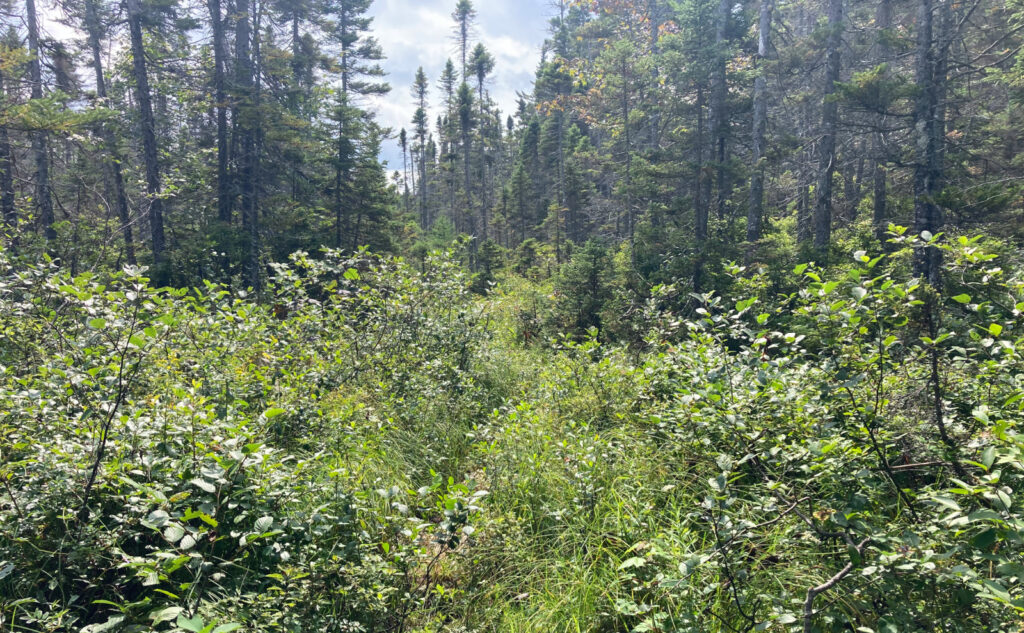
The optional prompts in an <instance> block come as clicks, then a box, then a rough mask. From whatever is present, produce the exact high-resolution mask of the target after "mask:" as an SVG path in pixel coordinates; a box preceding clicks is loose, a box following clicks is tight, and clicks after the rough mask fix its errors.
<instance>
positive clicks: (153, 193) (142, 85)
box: [128, 0, 166, 283]
mask: <svg viewBox="0 0 1024 633" xmlns="http://www.w3.org/2000/svg"><path fill="white" fill-rule="evenodd" d="M128 28H129V30H130V32H131V46H132V65H133V69H134V73H135V100H136V101H137V102H138V104H139V123H140V125H141V127H142V155H143V162H144V163H145V167H146V193H147V194H148V195H149V227H150V235H151V238H152V241H153V245H152V249H153V265H154V267H155V268H157V279H158V280H159V281H158V283H162V282H165V281H166V271H163V270H160V268H161V267H162V265H163V263H164V255H165V254H164V250H165V248H166V244H165V241H164V201H163V197H162V193H163V192H162V187H161V184H160V163H159V155H158V152H157V146H156V123H155V121H154V119H153V100H152V94H151V93H150V90H149V75H148V74H147V72H146V50H145V47H144V46H143V42H142V7H141V6H140V5H139V0H128Z"/></svg>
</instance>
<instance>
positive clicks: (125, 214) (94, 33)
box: [85, 0, 136, 266]
mask: <svg viewBox="0 0 1024 633" xmlns="http://www.w3.org/2000/svg"><path fill="white" fill-rule="evenodd" d="M85 22H86V25H85V26H86V31H87V32H88V35H89V51H90V53H91V54H92V68H93V73H94V74H95V76H96V96H97V97H98V98H99V99H100V101H101V102H105V101H106V100H107V82H106V77H104V75H103V56H102V49H101V45H100V40H101V39H102V37H103V27H102V25H101V24H100V17H99V7H98V6H97V0H86V2H85ZM104 105H105V104H104ZM99 133H100V137H101V138H102V140H103V144H104V145H105V146H106V149H107V154H108V159H107V161H106V163H107V169H108V171H109V178H110V182H111V184H112V186H113V189H114V192H113V193H114V202H115V204H116V205H117V215H118V218H119V219H120V221H121V233H122V236H123V238H124V252H125V259H126V260H127V262H128V263H129V264H130V265H132V266H134V265H135V264H136V259H135V236H134V235H133V231H132V223H131V212H130V211H129V209H128V195H127V193H126V192H125V187H124V173H123V171H122V169H121V155H120V152H119V151H118V147H117V139H115V138H114V133H113V132H112V131H111V129H110V128H109V127H108V126H107V125H105V124H101V125H100V126H99Z"/></svg>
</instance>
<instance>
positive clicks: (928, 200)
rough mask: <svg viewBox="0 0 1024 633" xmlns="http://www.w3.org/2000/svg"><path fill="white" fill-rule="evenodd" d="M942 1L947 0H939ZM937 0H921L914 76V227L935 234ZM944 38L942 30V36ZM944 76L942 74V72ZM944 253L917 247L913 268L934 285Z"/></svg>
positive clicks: (941, 79) (940, 66)
mask: <svg viewBox="0 0 1024 633" xmlns="http://www.w3.org/2000/svg"><path fill="white" fill-rule="evenodd" d="M939 2H943V3H944V0H939ZM934 11H935V6H934V0H920V1H919V4H918V16H917V20H918V22H917V29H918V30H917V59H916V72H915V80H916V83H917V88H918V90H919V93H918V97H917V101H916V103H915V106H914V132H915V139H914V140H915V146H914V149H915V157H914V158H915V161H914V231H915V232H916V233H917V234H919V235H920V234H922V233H925V232H928V233H931V234H935V233H937V232H938V230H939V228H940V226H941V217H940V212H939V208H938V206H937V205H936V204H935V195H936V194H937V193H938V191H939V180H940V179H941V177H942V165H941V150H940V142H941V139H940V138H939V135H940V133H941V131H940V128H942V129H944V127H945V126H944V122H942V121H941V120H940V118H941V116H942V109H941V108H940V106H939V100H940V96H941V95H942V94H943V93H944V90H945V81H946V78H945V62H944V61H942V59H941V56H942V55H944V52H942V51H940V52H939V56H940V57H939V59H937V58H936V50H935V46H934V39H935V38H934V30H935V29H934ZM940 20H941V22H940V30H944V27H945V25H944V24H942V22H945V19H944V18H940ZM943 39H945V34H944V33H943V34H942V37H940V40H943ZM940 72H941V73H942V76H939V73H940ZM941 266H942V254H941V252H940V251H939V249H938V248H935V247H932V246H929V247H926V248H922V249H920V250H918V251H917V253H916V256H915V258H914V270H915V272H916V273H917V274H918V275H920V276H921V278H922V279H924V280H926V281H927V282H928V283H930V284H932V285H933V286H938V285H939V283H940V282H941V270H940V269H941Z"/></svg>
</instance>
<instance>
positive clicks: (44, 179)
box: [25, 0, 57, 242]
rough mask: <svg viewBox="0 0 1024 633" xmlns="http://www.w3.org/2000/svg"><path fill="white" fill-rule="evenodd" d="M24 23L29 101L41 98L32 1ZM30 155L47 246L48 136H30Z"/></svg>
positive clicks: (50, 233) (50, 231)
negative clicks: (34, 166)
mask: <svg viewBox="0 0 1024 633" xmlns="http://www.w3.org/2000/svg"><path fill="white" fill-rule="evenodd" d="M25 14H26V16H25V17H26V22H27V23H28V50H29V62H28V74H29V81H31V82H32V92H31V96H32V99H42V98H43V70H42V59H41V56H42V52H41V51H40V48H39V19H38V16H37V14H36V3H35V0H25ZM32 155H33V156H34V157H35V161H36V192H35V204H36V212H37V213H38V215H39V217H38V218H37V219H38V222H39V225H40V226H41V227H42V229H43V235H45V236H46V240H47V242H52V241H53V240H55V239H57V230H56V229H55V228H54V227H53V224H54V222H55V218H54V216H53V198H52V197H51V195H50V146H49V134H48V132H47V131H46V130H36V131H35V132H33V133H32Z"/></svg>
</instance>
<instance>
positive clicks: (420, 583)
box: [0, 228, 1024, 633]
mask: <svg viewBox="0 0 1024 633" xmlns="http://www.w3.org/2000/svg"><path fill="white" fill-rule="evenodd" d="M924 246H925V245H924V243H923V242H922V241H921V240H919V239H917V238H909V237H907V236H906V235H905V234H904V233H903V232H901V230H899V229H898V228H897V230H896V232H895V233H894V237H893V240H892V241H891V243H890V247H891V248H890V249H889V252H888V253H887V254H885V255H881V256H875V255H873V254H871V253H866V252H862V251H860V252H857V253H856V254H855V255H854V257H853V258H852V259H850V260H849V262H848V263H847V264H845V265H837V266H834V267H833V268H830V269H828V270H824V269H819V268H816V267H814V266H807V265H801V266H798V267H796V268H795V269H794V270H793V271H792V272H791V273H789V274H786V275H783V274H780V273H778V272H774V273H773V274H771V275H769V274H768V273H767V271H763V270H760V269H744V268H742V267H739V266H735V265H730V266H726V267H725V268H724V269H723V271H722V273H721V275H722V278H723V279H727V280H728V282H727V283H726V282H725V281H723V282H722V286H723V287H724V288H725V289H724V290H722V291H720V292H712V293H707V294H687V293H685V292H681V291H680V290H679V289H677V288H675V287H674V286H672V285H664V286H659V287H656V288H654V289H652V290H650V292H649V293H648V297H647V299H646V300H644V301H638V300H636V299H630V300H628V301H627V300H626V299H624V297H625V296H631V295H632V291H630V290H629V289H628V288H627V286H628V280H627V281H624V280H623V277H624V275H625V274H626V273H624V272H623V271H624V270H628V268H629V267H628V260H629V257H628V254H626V255H623V254H621V253H615V252H611V251H609V250H608V249H607V247H605V246H603V245H602V244H600V243H598V242H590V243H588V244H586V245H585V246H582V247H578V248H577V249H576V250H575V252H574V253H573V258H572V261H571V262H570V263H568V264H566V265H565V266H564V267H563V268H562V271H561V273H560V274H559V275H558V276H557V277H556V278H555V279H554V281H552V282H543V281H531V280H528V279H525V278H522V277H516V276H507V275H506V274H505V273H504V272H503V271H500V270H498V269H496V268H495V269H491V268H488V270H487V275H488V279H487V280H486V281H487V283H486V284H481V282H480V278H479V277H476V278H474V277H473V276H472V275H470V274H469V273H468V272H466V271H465V270H464V269H463V267H462V266H461V265H460V264H459V263H458V262H457V260H456V259H455V258H453V257H452V255H451V254H446V253H443V252H440V251H435V252H434V253H433V254H430V255H424V257H423V261H422V263H421V262H416V264H415V265H410V264H407V263H405V262H404V261H402V260H401V259H386V258H380V257H378V256H375V255H372V254H370V253H369V252H366V251H363V252H359V253H357V254H355V255H352V256H346V255H342V254H340V253H337V252H326V253H324V255H323V256H322V257H311V256H309V255H307V254H305V253H298V254H297V255H295V256H293V257H292V258H291V260H290V261H289V262H288V263H287V264H281V265H277V266H275V267H274V274H273V275H272V278H273V284H272V285H271V286H270V287H269V288H268V290H267V293H266V301H262V302H257V301H255V300H253V298H252V297H248V296H246V295H245V294H244V293H239V292H234V291H230V290H228V289H227V288H225V287H222V286H219V285H216V284H212V283H207V284H205V285H203V286H199V287H195V288H190V289H181V290H169V289H155V288H153V287H151V286H150V284H149V283H148V280H147V279H146V278H145V276H144V275H145V271H144V270H142V269H127V270H126V271H124V272H123V273H118V274H112V275H102V276H101V275H96V274H79V275H77V276H72V275H70V274H69V273H68V272H67V271H66V270H65V269H60V268H58V267H56V266H51V265H49V264H41V265H38V266H33V267H27V266H24V265H18V266H17V267H15V266H14V265H13V264H12V263H11V262H10V261H9V260H8V258H7V256H6V255H0V329H2V333H3V335H2V337H0V629H2V630H4V631H19V632H23V631H24V632H28V631H31V632H42V631H62V632H63V631H67V632H70V631H83V632H87V633H98V632H100V631H111V632H115V631H122V632H128V631H193V632H200V633H228V632H229V631H235V630H239V631H253V632H256V631H259V632H262V631H296V632H297V631H315V630H322V631H375V632H385V631H387V632H390V631H416V632H423V633H426V632H440V631H449V632H456V631H459V632H469V631H481V632H483V631H515V632H527V631H531V632H532V631H538V632H540V631H545V632H547V631H602V632H613V631H615V632H618V631H638V632H642V631H660V632H670V631H672V632H692V631H710V632H714V633H719V632H721V633H724V632H726V631H779V632H783V631H786V632H788V631H803V632H805V633H806V632H812V631H816V632H820V633H825V632H828V633H832V632H835V633H839V632H845V631H861V632H879V633H881V632H886V633H889V632H896V631H901V632H902V631H934V632H938V631H943V632H952V631H957V632H964V633H966V632H976V631H993V632H995V631H1005V632H1010V631H1019V629H1020V622H1021V617H1022V616H1021V614H1022V612H1024V592H1022V587H1021V579H1022V575H1024V568H1022V566H1021V562H1020V561H1021V553H1022V549H1024V517H1022V514H1021V511H1022V507H1024V506H1022V498H1021V493H1020V489H1021V486H1022V485H1024V481H1022V480H1024V461H1022V459H1024V434H1022V433H1021V427H1020V425H1021V423H1022V421H1024V413H1022V412H1024V365H1022V354H1021V350H1022V346H1024V340H1022V339H1021V328H1022V325H1024V323H1022V316H1021V315H1022V312H1024V281H1022V279H1021V276H1020V270H1019V269H1018V268H1017V262H1018V261H1019V260H1018V259H1017V258H1016V254H1015V253H1012V252H1008V251H1007V249H1006V248H1005V247H1003V246H1001V245H1000V244H999V243H995V242H991V243H988V242H985V241H982V240H980V239H976V238H973V239H972V238H966V237H964V238H959V239H958V240H950V241H948V242H944V243H942V246H941V247H942V248H943V249H944V251H945V262H946V264H945V271H944V272H945V278H946V279H947V280H949V281H948V282H947V287H946V288H943V289H941V290H942V292H941V293H940V292H939V291H938V290H936V289H933V288H931V287H929V286H926V285H922V284H921V282H920V281H918V280H917V279H915V278H913V277H912V276H911V274H910V273H909V272H908V270H909V268H910V262H911V260H912V252H913V251H914V250H915V249H919V248H923V247H924ZM493 248H494V247H489V249H490V250H493ZM488 257H490V255H489V256H488ZM524 265H527V264H526V263H524ZM531 266H532V264H531ZM492 275H493V277H494V279H495V282H496V284H497V285H496V286H495V287H494V288H493V290H491V291H489V292H488V287H489V286H490V281H491V276H492ZM474 290H475V292H474ZM480 293H482V295H481V294H480ZM627 306H628V307H627ZM680 306H686V311H685V312H684V311H683V310H682V308H681V307H680ZM684 314H687V315H692V316H688V317H684V316H682V315H684ZM563 331H564V332H566V334H565V335H559V332H563ZM619 332H626V334H617V333H619Z"/></svg>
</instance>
